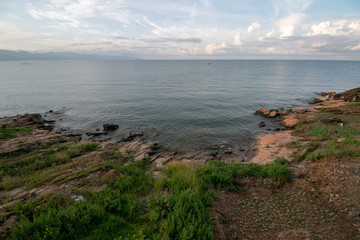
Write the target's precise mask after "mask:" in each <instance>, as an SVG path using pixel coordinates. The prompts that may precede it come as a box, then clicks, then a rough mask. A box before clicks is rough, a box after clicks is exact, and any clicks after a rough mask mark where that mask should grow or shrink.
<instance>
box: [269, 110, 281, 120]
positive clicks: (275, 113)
mask: <svg viewBox="0 0 360 240" xmlns="http://www.w3.org/2000/svg"><path fill="white" fill-rule="evenodd" d="M277 116H278V111H277V110H272V111H271V112H270V113H269V115H268V116H267V117H268V118H275V117H277Z"/></svg>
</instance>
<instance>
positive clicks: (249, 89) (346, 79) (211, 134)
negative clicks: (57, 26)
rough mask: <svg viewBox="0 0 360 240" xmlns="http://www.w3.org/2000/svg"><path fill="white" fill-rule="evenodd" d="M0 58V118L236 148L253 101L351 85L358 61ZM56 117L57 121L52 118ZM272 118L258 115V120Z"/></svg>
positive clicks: (283, 103)
mask: <svg viewBox="0 0 360 240" xmlns="http://www.w3.org/2000/svg"><path fill="white" fill-rule="evenodd" d="M27 63H29V64H23V62H19V61H5V62H0V84H1V87H0V116H9V115H15V114H23V113H33V112H39V113H44V112H46V111H48V110H50V109H52V110H55V111H59V110H60V111H61V112H62V114H60V115H58V117H57V126H58V127H59V128H71V129H74V130H83V131H94V129H96V128H100V129H101V128H102V125H103V124H104V123H116V124H119V125H120V129H119V130H118V131H116V132H115V133H114V135H113V136H112V137H113V138H114V139H115V140H116V139H121V137H124V136H126V135H127V134H129V132H130V131H132V132H144V133H145V135H146V137H147V139H148V140H151V141H157V142H160V143H161V145H162V146H163V147H164V148H165V149H171V150H177V151H185V152H186V151H193V150H201V149H204V148H218V147H219V146H221V145H228V146H231V147H233V148H234V149H239V148H245V147H246V146H248V143H249V142H250V141H251V140H252V139H254V138H255V136H256V135H257V134H258V133H259V132H261V131H264V129H259V127H258V122H259V121H260V120H262V119H261V117H259V116H256V115H254V114H253V113H254V112H255V111H256V110H257V109H259V108H261V107H267V108H279V107H285V108H290V107H295V106H298V107H301V106H307V102H308V101H309V100H310V99H311V98H312V97H314V96H315V92H321V91H344V90H348V89H351V88H355V87H359V83H360V79H359V76H360V62H359V61H255V60H252V61H68V62H65V61H27ZM60 119H61V120H60ZM272 126H273V127H275V126H276V123H271V122H267V127H265V129H266V128H268V127H272Z"/></svg>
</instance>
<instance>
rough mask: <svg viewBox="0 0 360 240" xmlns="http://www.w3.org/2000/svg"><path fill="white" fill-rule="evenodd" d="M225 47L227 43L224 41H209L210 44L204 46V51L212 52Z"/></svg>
mask: <svg viewBox="0 0 360 240" xmlns="http://www.w3.org/2000/svg"><path fill="white" fill-rule="evenodd" d="M227 47H228V44H227V43H226V42H222V43H211V44H209V45H207V46H206V52H207V53H208V54H214V53H215V52H216V51H217V50H219V49H224V48H227Z"/></svg>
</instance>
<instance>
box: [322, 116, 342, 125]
mask: <svg viewBox="0 0 360 240" xmlns="http://www.w3.org/2000/svg"><path fill="white" fill-rule="evenodd" d="M320 122H321V123H323V124H334V123H335V124H342V126H344V122H343V121H342V120H341V119H340V118H326V119H321V120H320Z"/></svg>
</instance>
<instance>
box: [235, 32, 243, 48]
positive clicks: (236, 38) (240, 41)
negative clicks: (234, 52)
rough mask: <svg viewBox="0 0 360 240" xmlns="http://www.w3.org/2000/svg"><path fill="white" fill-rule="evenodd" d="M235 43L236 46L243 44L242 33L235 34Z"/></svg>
mask: <svg viewBox="0 0 360 240" xmlns="http://www.w3.org/2000/svg"><path fill="white" fill-rule="evenodd" d="M233 45H235V46H241V45H242V40H241V33H239V32H237V33H236V34H235V37H234V42H233Z"/></svg>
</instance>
